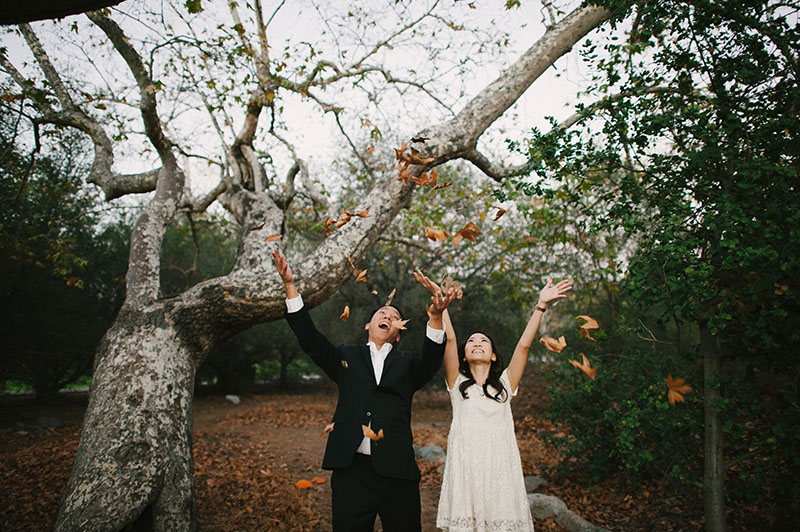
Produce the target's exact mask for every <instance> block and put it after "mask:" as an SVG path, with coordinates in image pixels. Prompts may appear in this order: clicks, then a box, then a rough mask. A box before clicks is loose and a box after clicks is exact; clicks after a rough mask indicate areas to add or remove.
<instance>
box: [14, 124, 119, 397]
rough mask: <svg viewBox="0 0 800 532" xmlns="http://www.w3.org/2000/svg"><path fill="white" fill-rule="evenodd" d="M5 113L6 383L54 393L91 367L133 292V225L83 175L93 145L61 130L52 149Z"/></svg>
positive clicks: (43, 395)
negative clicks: (35, 147) (102, 204)
mask: <svg viewBox="0 0 800 532" xmlns="http://www.w3.org/2000/svg"><path fill="white" fill-rule="evenodd" d="M4 116H5V117H6V120H0V174H2V175H3V178H2V179H0V205H2V207H0V296H1V297H2V299H3V311H2V317H0V336H2V338H3V343H4V349H3V352H4V357H3V363H2V366H0V367H2V372H0V382H9V381H11V382H16V383H18V384H20V385H22V386H23V387H26V388H31V387H32V388H33V389H34V391H35V392H36V394H37V396H38V397H39V398H42V399H44V398H46V397H48V396H51V395H52V394H54V393H55V392H57V391H58V390H59V389H60V388H61V387H62V386H64V385H65V384H67V383H69V382H72V381H74V380H75V379H77V378H79V377H81V376H82V375H86V374H90V373H91V363H92V359H93V356H94V350H95V347H96V344H97V343H98V342H99V340H100V338H101V337H102V335H103V334H104V332H105V331H106V329H107V328H108V326H109V325H110V323H111V320H112V318H113V316H114V315H115V314H116V312H117V310H118V308H119V306H120V305H121V303H122V298H123V296H124V277H125V270H126V268H127V240H128V230H127V229H124V228H123V226H122V225H109V226H107V227H106V228H105V229H101V228H100V226H99V215H98V213H97V212H96V210H97V206H98V203H97V201H96V198H95V197H94V196H93V195H92V194H90V193H89V192H87V190H86V188H85V187H84V186H83V185H82V183H81V179H80V176H81V175H82V174H84V173H85V172H86V170H87V165H86V163H85V158H84V155H85V153H86V151H85V150H86V149H87V146H85V145H84V144H83V143H81V142H80V140H79V139H76V138H74V137H73V136H69V135H66V134H64V133H63V132H61V133H60V134H62V135H63V137H61V140H62V141H63V142H61V143H59V144H56V145H55V149H53V150H51V151H49V152H48V153H47V154H46V155H45V154H37V153H33V152H32V151H31V150H27V149H23V148H22V147H21V146H19V145H17V144H16V141H17V139H16V137H15V132H16V128H17V127H19V122H15V121H12V120H13V119H11V117H12V116H13V115H11V114H6V115H4Z"/></svg>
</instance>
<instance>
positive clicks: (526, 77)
mask: <svg viewBox="0 0 800 532" xmlns="http://www.w3.org/2000/svg"><path fill="white" fill-rule="evenodd" d="M152 4H153V5H151V3H149V2H126V3H123V4H121V5H120V6H118V7H117V8H114V9H113V10H102V11H92V12H88V13H86V15H85V17H79V18H78V17H76V18H75V19H67V20H65V21H62V22H59V23H52V22H47V23H43V24H41V25H37V26H36V27H33V26H31V25H27V24H22V25H20V26H18V27H16V28H14V29H13V30H12V32H14V33H15V34H16V35H17V36H19V41H20V42H23V41H24V43H25V45H26V49H27V53H28V54H29V55H28V56H27V57H19V56H17V55H15V54H12V53H11V52H10V51H9V50H3V51H2V52H3V53H2V54H0V66H2V69H3V71H4V73H5V78H4V82H3V83H4V87H6V90H5V96H4V98H3V105H5V106H6V107H8V108H11V109H13V110H15V112H18V113H20V116H24V117H27V118H28V119H29V123H30V124H31V125H32V127H31V132H32V133H33V135H32V137H35V138H37V139H38V134H43V133H45V132H46V133H48V134H57V132H58V129H59V128H75V129H77V130H80V131H82V132H83V133H84V134H85V135H86V136H87V137H88V138H89V139H91V142H92V143H93V146H94V161H93V164H92V167H91V170H90V172H89V175H88V176H87V180H88V182H89V183H92V184H94V185H96V186H98V187H100V188H101V189H102V190H103V192H104V194H105V197H106V199H107V200H109V201H111V200H115V199H117V198H122V197H123V196H127V195H131V194H140V195H141V194H147V196H146V198H147V200H146V202H145V204H144V206H143V208H142V211H141V215H140V216H139V217H138V219H137V221H136V223H135V227H134V228H133V232H132V237H131V243H130V257H129V268H128V272H127V277H126V284H127V295H126V298H125V303H124V305H123V307H122V309H121V311H120V312H119V315H118V316H117V317H116V320H115V321H114V324H113V325H112V326H111V328H110V329H109V330H108V332H107V333H106V335H105V336H104V338H103V340H102V342H101V344H100V345H99V347H98V349H97V352H96V354H95V362H94V372H93V381H92V388H91V396H90V400H89V406H88V409H87V412H86V416H85V420H84V425H83V430H82V433H81V439H80V444H79V447H78V451H77V454H76V456H75V462H74V465H73V468H72V473H71V475H70V478H69V482H68V485H67V487H66V490H65V493H64V496H63V498H62V502H61V505H60V508H59V511H58V517H57V522H56V526H55V529H56V530H59V531H65V530H81V531H89V530H98V531H99V530H119V529H122V528H123V527H126V526H128V525H130V524H132V523H137V526H140V525H141V526H143V527H144V528H152V529H154V530H161V531H170V532H172V531H177V530H193V529H195V528H196V522H197V517H196V511H195V504H194V496H193V495H194V489H193V471H192V451H191V445H192V444H191V432H192V430H191V429H192V427H191V419H192V393H193V387H194V386H193V385H194V375H195V370H196V368H197V367H198V366H199V365H200V363H201V362H202V361H203V358H204V357H205V356H206V354H207V353H208V352H209V350H210V349H211V348H212V347H213V346H214V345H216V344H218V343H219V342H221V341H222V340H224V339H226V338H228V337H230V336H231V335H232V334H234V333H235V332H238V331H241V330H244V329H246V328H248V327H250V326H252V325H253V324H256V323H260V322H264V321H268V320H274V319H278V318H280V317H281V316H282V315H283V312H284V307H285V305H284V302H283V298H284V293H283V288H282V285H281V283H280V279H279V278H278V276H277V275H276V274H275V271H274V267H273V266H272V264H271V262H270V254H269V250H270V249H271V247H272V246H275V245H281V246H286V245H287V242H291V241H293V238H294V237H293V235H292V231H290V230H289V229H288V228H291V227H296V226H297V225H298V223H299V222H298V220H299V219H301V218H303V217H304V216H305V217H306V218H305V219H306V220H308V226H313V225H314V224H315V223H316V224H317V226H318V227H319V232H320V234H321V232H322V223H321V220H322V219H323V218H324V217H325V216H327V215H331V216H335V215H334V214H332V213H331V210H330V209H331V207H330V206H329V197H330V193H329V192H328V191H327V190H326V188H325V187H328V188H331V189H332V188H334V187H335V186H336V185H337V183H338V184H339V185H341V183H346V180H347V179H348V178H350V177H349V171H350V170H347V169H346V166H345V167H344V168H345V170H343V171H342V172H341V175H338V176H337V175H332V174H334V172H335V171H336V169H337V168H339V167H337V166H335V165H334V164H333V162H331V163H330V164H329V165H326V166H324V167H314V166H312V165H311V164H309V162H308V161H307V160H306V159H304V157H303V153H304V152H303V150H302V146H303V142H304V140H303V139H304V137H302V136H301V135H299V134H298V131H299V130H301V129H302V128H303V127H304V126H307V124H306V123H305V121H303V120H301V121H300V122H301V123H296V121H292V117H291V116H290V114H289V110H290V107H291V105H290V104H292V103H295V104H297V103H298V102H299V104H301V105H305V106H311V107H315V108H316V110H317V112H318V114H320V115H323V114H324V115H325V116H327V117H329V118H330V119H331V120H330V122H332V123H335V125H336V127H338V128H339V133H340V139H341V140H338V141H337V143H338V146H339V147H340V150H341V153H339V154H334V156H333V157H335V158H338V159H340V160H341V159H342V158H349V159H350V160H353V161H358V165H359V166H356V167H353V168H352V171H354V172H356V173H358V174H364V173H366V174H367V175H368V176H369V179H370V180H371V181H372V186H371V188H370V189H369V192H368V193H366V194H365V195H363V196H361V197H360V198H359V203H358V205H357V206H356V210H357V211H359V212H362V211H367V210H368V211H367V213H366V216H365V217H354V218H353V219H352V220H350V221H349V222H348V223H346V224H344V225H342V226H341V227H339V228H337V229H336V230H335V231H334V232H333V233H332V234H331V235H329V236H327V237H326V238H322V237H320V238H319V239H317V240H313V239H312V240H308V239H306V240H305V241H304V242H300V239H297V241H296V245H295V246H293V247H292V249H289V250H288V251H289V253H290V259H291V262H292V264H293V266H294V268H295V271H296V276H297V282H298V287H299V289H300V291H301V292H302V294H303V296H304V300H305V301H306V303H307V304H308V305H309V306H314V305H317V304H319V303H320V302H322V301H324V300H325V299H326V298H328V297H329V296H330V295H331V294H333V293H334V292H335V291H336V290H337V289H338V288H339V287H340V286H341V284H342V283H343V282H345V281H346V280H347V279H352V277H351V272H352V268H353V267H352V264H354V263H357V262H358V261H359V259H360V258H361V257H362V256H363V255H364V254H365V253H366V252H367V250H369V248H370V247H371V246H372V245H373V244H374V243H375V242H376V240H377V239H378V237H379V236H380V235H381V234H382V233H384V232H386V231H387V228H389V226H390V224H391V223H392V220H393V219H394V218H395V216H396V215H397V214H398V212H399V211H400V210H401V209H402V208H403V207H404V206H406V205H407V204H408V202H409V199H410V198H411V191H412V189H413V187H414V186H415V185H414V183H413V181H412V180H402V179H398V166H397V164H396V163H395V161H394V153H393V151H392V150H391V148H392V147H395V146H396V145H397V143H394V142H393V144H392V145H386V144H388V140H385V141H384V145H381V143H380V140H382V139H388V138H389V135H388V133H387V132H386V131H384V130H381V129H379V128H377V127H370V126H369V125H368V124H369V122H368V118H364V117H365V116H368V115H366V114H365V115H361V114H359V113H361V111H362V110H363V109H365V108H366V107H363V108H361V109H353V108H351V107H349V106H350V105H351V104H355V102H357V101H359V100H358V98H357V97H356V96H353V95H354V94H356V95H361V96H362V97H363V101H366V102H367V105H368V106H369V105H372V107H373V108H375V109H380V108H381V107H380V106H381V105H383V106H384V109H385V108H386V105H389V104H388V103H387V102H392V101H393V102H394V103H391V105H392V106H393V107H394V109H395V110H397V109H400V110H402V112H403V113H404V114H406V115H407V116H413V115H414V114H415V113H418V117H417V118H416V119H415V120H416V121H417V122H416V123H419V124H420V127H419V128H418V130H416V131H407V132H406V136H405V140H406V142H411V139H412V138H414V139H418V140H417V141H416V142H414V143H411V144H410V147H413V148H415V149H417V150H419V152H420V153H419V157H420V158H419V159H417V162H419V163H424V164H412V165H411V166H410V168H409V170H410V171H411V174H412V175H419V174H420V173H421V172H422V171H424V170H430V169H432V168H433V167H436V166H437V165H441V164H443V163H445V162H447V161H452V160H456V159H466V160H469V161H471V162H473V163H474V164H475V165H476V166H477V167H478V168H480V169H482V170H483V171H484V172H486V173H487V174H489V175H491V177H493V178H494V179H497V180H502V179H503V178H504V176H506V175H512V174H514V173H515V172H518V171H519V169H518V168H513V167H507V166H503V165H502V164H498V163H497V162H493V161H491V160H490V157H488V156H487V155H486V153H484V152H481V151H479V150H478V140H479V139H480V138H481V136H482V135H483V134H484V132H486V131H487V129H488V128H490V126H492V125H493V124H494V123H495V122H496V121H497V120H498V119H499V118H500V117H501V116H502V115H503V114H504V113H505V112H506V111H507V110H508V109H509V108H510V107H511V106H512V105H513V104H514V103H515V102H516V101H517V100H518V99H520V98H521V97H522V96H523V94H524V93H525V92H526V91H527V90H528V88H529V87H530V86H531V85H532V83H533V82H534V81H535V80H537V78H539V77H540V76H541V75H542V73H543V72H545V70H546V69H548V68H549V67H551V66H552V65H553V64H554V62H555V61H556V60H557V59H558V58H559V57H561V56H563V55H564V54H565V53H566V52H568V51H569V50H570V48H571V47H572V46H573V45H575V44H576V43H577V42H579V41H580V40H581V39H582V38H583V37H584V36H585V35H587V34H588V33H589V32H591V31H592V30H593V29H594V28H596V27H598V26H599V25H600V24H602V23H603V22H604V21H605V20H607V19H608V18H609V17H610V13H609V12H608V11H607V10H606V9H604V8H601V7H597V6H593V5H579V6H577V7H574V8H572V9H571V10H568V9H566V8H565V9H564V10H563V11H559V10H557V9H555V8H554V7H553V6H552V4H550V3H546V5H545V7H544V8H543V13H544V14H545V19H546V20H545V28H546V31H542V32H540V36H539V37H538V39H536V40H535V42H534V36H531V37H530V43H529V44H528V46H529V48H528V49H527V50H526V51H524V52H523V53H521V54H520V55H519V56H518V57H515V58H505V59H504V58H503V55H502V54H500V55H497V54H493V55H491V56H490V57H491V58H492V61H495V62H498V61H502V62H504V64H505V68H504V69H502V70H501V69H494V72H498V73H499V74H498V75H497V76H496V78H495V79H494V80H493V81H490V82H489V83H488V84H487V85H485V86H484V87H483V88H481V89H472V93H471V94H466V95H462V94H460V92H459V87H458V85H457V83H456V84H454V81H453V80H454V79H455V80H458V79H463V78H459V73H463V76H465V77H472V74H469V71H470V69H472V70H473V71H474V70H478V69H479V68H480V67H481V65H480V62H479V61H480V57H481V52H482V51H483V50H486V49H488V48H490V47H491V45H492V42H499V43H500V44H502V42H503V41H502V39H503V37H502V35H500V36H499V37H497V36H492V34H491V33H492V31H493V30H492V21H490V20H486V21H485V22H484V25H485V26H486V27H485V28H483V29H481V28H480V26H479V25H478V22H480V21H479V20H476V19H474V18H472V17H471V16H472V14H473V8H474V7H475V6H474V4H472V3H468V2H455V1H449V2H444V1H428V2H396V1H387V2H386V3H385V4H386V5H381V6H378V5H377V3H373V2H369V3H368V4H370V6H369V7H366V6H363V5H361V6H359V5H357V4H354V5H352V6H344V7H342V6H335V5H330V6H320V5H318V4H316V3H313V2H312V3H309V4H308V5H305V4H301V5H300V6H297V5H295V3H292V4H293V5H292V6H291V7H290V6H285V5H284V2H280V3H274V4H276V5H272V6H266V5H262V3H261V2H260V1H259V0H254V1H252V2H248V3H245V2H241V3H236V2H231V3H228V2H219V3H210V2H204V3H200V2H198V1H188V2H186V3H183V2H172V3H171V2H166V3H165V2H161V3H159V2H152ZM331 4H335V3H331ZM507 4H508V6H509V7H510V8H512V9H513V8H514V5H515V4H517V5H518V3H515V2H508V3H507ZM300 7H305V9H306V11H305V12H304V13H303V14H302V15H296V14H295V15H294V16H293V17H292V16H286V15H287V11H288V10H290V9H291V10H296V9H299V8H300ZM151 9H152V10H151ZM87 18H88V21H87ZM312 19H313V20H312ZM281 21H283V22H281ZM337 21H342V24H341V25H339V24H337ZM465 21H471V22H465ZM287 24H297V25H298V26H297V27H298V31H299V28H300V27H301V26H303V25H309V24H310V25H313V24H317V25H316V26H314V28H316V31H317V37H319V39H321V41H320V42H322V41H324V42H325V43H326V44H322V45H321V44H319V43H318V42H312V41H310V40H306V39H303V40H302V42H288V43H284V42H279V43H278V45H277V47H276V46H275V45H274V44H273V43H272V41H271V35H273V34H274V33H276V32H277V30H278V29H281V30H284V31H285V29H286V28H285V25H287ZM470 26H473V27H472V28H470ZM289 33H291V32H289ZM495 37H497V38H498V39H500V40H499V41H497V40H495V41H492V40H491V39H493V38H495ZM9 38H10V37H9ZM415 42H417V43H422V44H417V45H416V46H417V47H416V48H411V46H412V45H414V43H415ZM459 43H460V44H459ZM284 44H285V46H284ZM501 48H502V46H501V47H499V48H498V50H500V52H502V49H501ZM403 50H407V51H408V52H407V53H406V55H405V56H403V55H400V56H397V55H395V56H394V57H395V59H391V57H390V54H391V53H392V52H398V53H401V54H402V53H403ZM412 50H415V51H412ZM448 54H449V57H451V58H453V59H454V61H453V62H452V63H446V62H445V60H444V59H443V58H445V57H448ZM403 60H405V63H404V62H403ZM390 61H395V63H394V64H395V66H394V67H393V68H392V69H391V70H390V69H389V67H388V66H387V65H388V62H390ZM440 62H441V64H440ZM458 69H461V70H458ZM448 73H450V74H451V75H450V76H449V77H448V76H447V75H446V74H448ZM453 74H455V76H454V75H453ZM442 85H444V86H442ZM467 89H468V87H467ZM448 90H450V91H451V92H450V93H448V92H447V91H448ZM454 93H455V94H454ZM412 96H413V97H414V98H415V99H414V101H419V97H420V96H425V97H427V98H428V100H429V101H432V102H434V103H435V104H436V105H438V107H431V106H425V105H423V104H420V105H414V106H411V105H408V106H407V108H403V106H404V105H405V104H406V103H407V102H408V101H410V99H411V97H412ZM391 98H394V100H391ZM373 116H380V113H377V114H375V115H373ZM386 116H388V115H386ZM395 116H396V114H395ZM354 120H360V121H361V125H362V126H365V127H364V128H363V129H361V128H348V124H351V123H352V122H353V121H354ZM361 131H368V132H369V134H370V139H371V142H372V143H373V146H369V147H366V148H365V146H366V145H367V144H369V143H370V140H366V139H359V138H358V134H359V132H361ZM420 137H421V138H424V139H425V140H424V141H421V140H419V139H420ZM395 139H399V137H395ZM395 139H392V141H394V140H395ZM359 145H361V147H359ZM125 150H127V151H125ZM123 151H124V156H125V157H122V156H121V155H120V154H122V153H123ZM407 153H408V152H407ZM115 155H117V159H118V160H117V162H116V164H115ZM198 168H201V169H204V168H206V169H207V168H212V169H214V172H213V173H214V176H215V177H214V179H215V183H212V184H211V185H208V186H206V187H205V188H203V187H198V186H197V183H194V182H192V179H187V175H191V176H194V175H202V174H203V173H208V172H207V170H206V171H205V172H203V171H202V170H198ZM123 169H124V170H123ZM279 172H280V174H281V175H282V176H283V177H282V178H279ZM198 190H202V192H198ZM117 201H120V200H117ZM122 201H124V200H122ZM215 205H220V206H221V208H224V209H225V210H226V211H227V212H228V213H230V216H231V217H232V218H233V219H234V220H235V221H236V222H237V223H238V225H239V226H240V228H241V230H240V242H239V246H238V256H237V259H236V263H235V265H234V267H233V269H232V270H231V271H230V272H229V273H228V274H227V275H224V276H221V277H217V278H214V279H209V280H207V281H204V282H201V283H199V284H196V285H194V286H192V287H191V288H189V289H187V290H186V291H185V292H183V293H181V294H179V295H177V296H173V297H164V296H163V295H162V292H161V286H160V279H159V271H160V266H161V264H160V261H161V248H162V237H163V235H164V232H165V228H166V227H167V226H168V224H169V223H171V221H172V220H173V219H175V217H176V216H178V215H180V216H187V215H188V216H190V217H197V216H202V215H203V213H204V212H206V211H207V210H208V209H213V208H218V207H214V206H215ZM276 234H280V235H281V236H282V238H281V239H280V240H279V241H278V242H277V244H274V243H265V238H267V237H269V236H271V235H276Z"/></svg>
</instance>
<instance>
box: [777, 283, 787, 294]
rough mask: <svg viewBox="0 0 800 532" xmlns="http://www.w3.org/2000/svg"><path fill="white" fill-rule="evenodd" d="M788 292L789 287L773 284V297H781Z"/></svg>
mask: <svg viewBox="0 0 800 532" xmlns="http://www.w3.org/2000/svg"><path fill="white" fill-rule="evenodd" d="M788 290H789V287H788V286H787V285H785V284H779V283H775V295H776V296H782V295H783V294H785V293H786V292H787V291H788Z"/></svg>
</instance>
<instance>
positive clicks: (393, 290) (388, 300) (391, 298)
mask: <svg viewBox="0 0 800 532" xmlns="http://www.w3.org/2000/svg"><path fill="white" fill-rule="evenodd" d="M395 292H397V288H394V289H392V291H391V292H389V299H387V300H386V303H384V304H383V306H384V307H388V306H389V305H391V304H392V300H393V299H394V294H395Z"/></svg>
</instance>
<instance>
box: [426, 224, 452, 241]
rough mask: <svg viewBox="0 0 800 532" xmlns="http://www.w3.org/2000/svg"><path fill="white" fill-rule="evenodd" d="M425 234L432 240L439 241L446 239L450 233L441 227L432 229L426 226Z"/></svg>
mask: <svg viewBox="0 0 800 532" xmlns="http://www.w3.org/2000/svg"><path fill="white" fill-rule="evenodd" d="M425 236H426V237H428V238H430V239H431V240H433V241H436V240H438V241H440V242H444V241H445V240H446V239H447V237H448V236H450V233H448V232H447V231H443V230H441V229H433V228H431V227H426V228H425Z"/></svg>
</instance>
